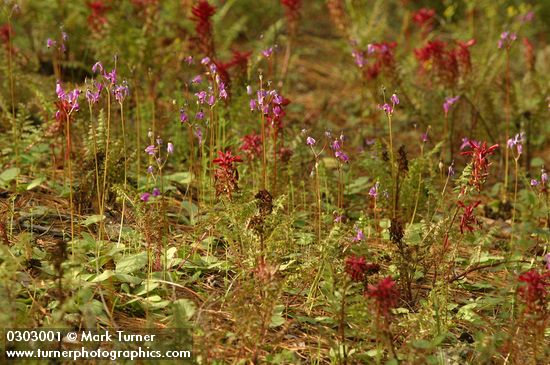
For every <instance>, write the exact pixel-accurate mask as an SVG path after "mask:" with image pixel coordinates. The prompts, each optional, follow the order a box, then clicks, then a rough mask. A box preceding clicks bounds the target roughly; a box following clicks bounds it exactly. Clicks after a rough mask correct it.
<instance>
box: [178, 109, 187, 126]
mask: <svg viewBox="0 0 550 365" xmlns="http://www.w3.org/2000/svg"><path fill="white" fill-rule="evenodd" d="M188 120H189V117H188V116H187V113H186V112H185V109H183V108H181V109H180V123H185V122H187V121H188Z"/></svg>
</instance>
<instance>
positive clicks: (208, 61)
mask: <svg viewBox="0 0 550 365" xmlns="http://www.w3.org/2000/svg"><path fill="white" fill-rule="evenodd" d="M209 63H210V58H209V57H204V58H203V59H202V60H201V64H203V65H208V64H209Z"/></svg>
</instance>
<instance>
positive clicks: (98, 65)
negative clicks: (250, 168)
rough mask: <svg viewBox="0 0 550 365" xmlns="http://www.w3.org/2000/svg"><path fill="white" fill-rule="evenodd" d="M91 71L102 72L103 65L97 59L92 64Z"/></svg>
mask: <svg viewBox="0 0 550 365" xmlns="http://www.w3.org/2000/svg"><path fill="white" fill-rule="evenodd" d="M92 72H93V73H97V72H103V65H102V64H101V62H99V61H97V62H96V63H94V65H93V66H92Z"/></svg>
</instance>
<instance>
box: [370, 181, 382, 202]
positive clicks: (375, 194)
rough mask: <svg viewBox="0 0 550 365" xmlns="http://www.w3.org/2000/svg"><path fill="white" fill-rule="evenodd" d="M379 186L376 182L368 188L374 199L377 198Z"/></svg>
mask: <svg viewBox="0 0 550 365" xmlns="http://www.w3.org/2000/svg"><path fill="white" fill-rule="evenodd" d="M379 187H380V183H379V182H376V184H374V186H373V187H372V188H370V190H369V195H370V196H371V197H373V198H374V199H377V198H378V188H379Z"/></svg>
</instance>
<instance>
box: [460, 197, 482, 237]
mask: <svg viewBox="0 0 550 365" xmlns="http://www.w3.org/2000/svg"><path fill="white" fill-rule="evenodd" d="M457 204H458V205H459V206H460V207H462V208H463V209H464V213H462V217H461V218H460V233H462V234H464V230H467V231H468V232H473V230H474V227H473V225H474V224H477V225H479V222H478V221H477V219H476V217H475V216H474V209H475V208H476V207H477V206H478V205H479V204H481V202H480V201H477V202H474V203H471V204H470V205H464V203H463V202H461V201H458V202H457Z"/></svg>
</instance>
